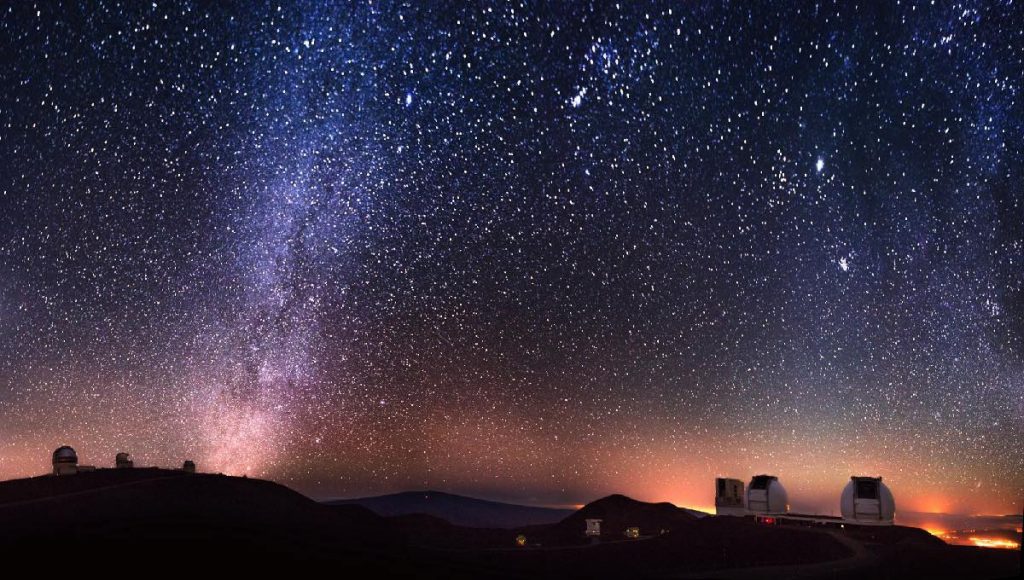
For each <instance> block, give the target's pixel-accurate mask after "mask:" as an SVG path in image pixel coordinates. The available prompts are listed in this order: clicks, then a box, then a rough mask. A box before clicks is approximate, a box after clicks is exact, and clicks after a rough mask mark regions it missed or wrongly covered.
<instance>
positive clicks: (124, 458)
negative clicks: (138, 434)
mask: <svg viewBox="0 0 1024 580" xmlns="http://www.w3.org/2000/svg"><path fill="white" fill-rule="evenodd" d="M114 466H116V467H117V468H118V469H130V468H132V467H135V462H134V461H132V456H131V455H130V454H128V453H125V452H124V451H122V452H120V453H118V454H117V456H115V457H114Z"/></svg>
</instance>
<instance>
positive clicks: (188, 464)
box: [181, 459, 196, 473]
mask: <svg viewBox="0 0 1024 580" xmlns="http://www.w3.org/2000/svg"><path fill="white" fill-rule="evenodd" d="M181 470H182V471H184V472H185V473H195V472H196V464H195V462H194V461H192V460H191V459H186V460H185V463H182V464H181Z"/></svg>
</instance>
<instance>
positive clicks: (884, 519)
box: [839, 476, 896, 524]
mask: <svg viewBox="0 0 1024 580" xmlns="http://www.w3.org/2000/svg"><path fill="white" fill-rule="evenodd" d="M839 510H840V512H842V514H843V519H845V520H851V521H856V522H861V523H877V524H891V523H893V519H895V517H896V500H895V499H893V497H892V492H891V491H889V487H888V486H886V485H885V484H884V483H882V478H881V477H857V476H853V477H851V478H850V482H849V483H847V484H846V487H844V488H843V495H842V496H841V497H840V498H839Z"/></svg>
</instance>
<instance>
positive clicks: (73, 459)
mask: <svg viewBox="0 0 1024 580" xmlns="http://www.w3.org/2000/svg"><path fill="white" fill-rule="evenodd" d="M76 473H78V454H77V453H75V450H74V449H72V448H71V447H68V446H67V445H62V446H60V447H58V448H57V449H56V451H54V452H53V474H54V475H74V474H76Z"/></svg>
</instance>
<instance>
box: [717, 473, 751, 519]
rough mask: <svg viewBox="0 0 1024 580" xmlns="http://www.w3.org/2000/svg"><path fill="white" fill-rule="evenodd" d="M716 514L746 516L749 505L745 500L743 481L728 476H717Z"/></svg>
mask: <svg viewBox="0 0 1024 580" xmlns="http://www.w3.org/2000/svg"><path fill="white" fill-rule="evenodd" d="M715 514H717V515H720V516H745V515H747V507H746V505H745V503H744V501H743V482H742V481H740V480H738V479H731V478H728V477H717V478H715Z"/></svg>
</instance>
